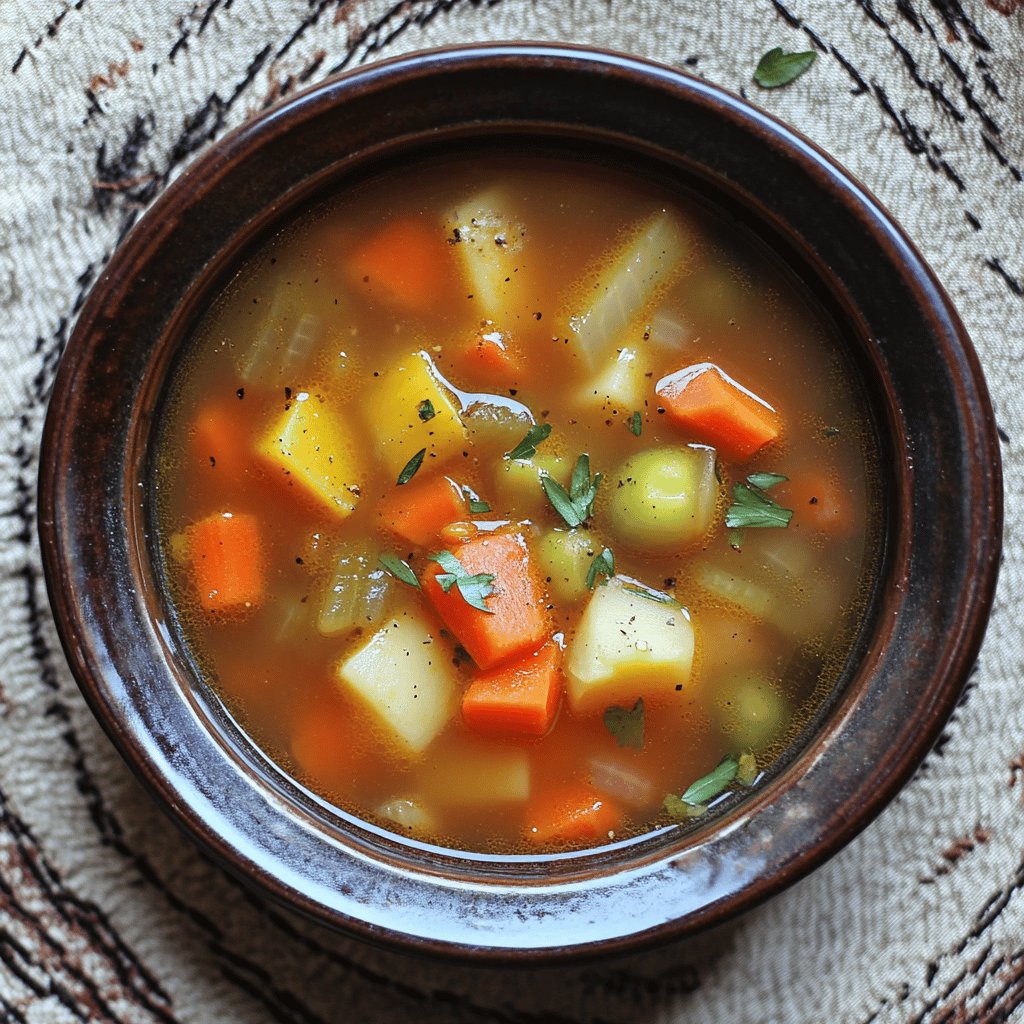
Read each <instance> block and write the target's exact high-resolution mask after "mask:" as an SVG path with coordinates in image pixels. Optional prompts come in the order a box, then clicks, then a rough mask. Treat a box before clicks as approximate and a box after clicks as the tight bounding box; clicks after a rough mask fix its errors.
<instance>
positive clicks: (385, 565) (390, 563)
mask: <svg viewBox="0 0 1024 1024" xmlns="http://www.w3.org/2000/svg"><path fill="white" fill-rule="evenodd" d="M377 564H378V565H380V567H381V568H382V569H383V570H385V572H389V573H391V575H392V576H394V577H395V579H396V580H401V581H402V582H403V583H407V584H408V585H409V586H410V587H416V589H417V590H418V589H419V586H420V581H419V580H418V579H416V573H414V572H413V571H412V568H411V567H410V565H409V563H408V562H405V561H403V560H402V559H401V558H399V557H398V556H397V555H389V554H388V553H387V552H386V551H385V552H384V553H383V554H382V555H381V556H380V557H379V558H378V559H377Z"/></svg>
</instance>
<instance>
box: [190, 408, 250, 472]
mask: <svg viewBox="0 0 1024 1024" xmlns="http://www.w3.org/2000/svg"><path fill="white" fill-rule="evenodd" d="M240 405H241V403H240V402H239V401H238V399H237V398H234V397H232V398H231V399H230V400H227V401H219V402H217V401H214V402H210V403H208V404H207V405H205V406H204V407H203V408H202V409H200V410H199V413H198V414H197V416H196V418H195V422H194V424H193V429H192V451H193V452H194V453H195V455H196V458H197V461H198V462H199V465H200V467H201V468H204V469H209V470H212V471H213V472H214V473H215V474H216V476H217V477H235V476H237V475H239V474H240V473H241V472H242V471H244V470H245V468H246V466H247V464H248V463H249V462H250V461H251V455H250V444H249V439H248V434H247V426H248V424H247V423H246V421H245V420H244V418H243V417H241V416H240V415H239V408H238V406H240Z"/></svg>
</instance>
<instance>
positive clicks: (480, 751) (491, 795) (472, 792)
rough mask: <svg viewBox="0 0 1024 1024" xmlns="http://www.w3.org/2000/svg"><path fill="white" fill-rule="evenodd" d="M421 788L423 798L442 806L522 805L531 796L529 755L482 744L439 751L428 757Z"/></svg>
mask: <svg viewBox="0 0 1024 1024" xmlns="http://www.w3.org/2000/svg"><path fill="white" fill-rule="evenodd" d="M453 780H457V781H456V782H454V784H453ZM423 786H424V795H425V796H427V797H428V798H429V799H430V800H431V802H434V803H437V804H438V805H439V806H443V807H467V806H471V805H474V804H477V805H480V806H491V805H493V804H499V803H523V802H525V801H526V800H527V799H529V796H530V759H529V755H528V754H527V752H526V751H525V750H522V749H520V748H517V747H495V746H491V745H489V744H484V743H480V744H472V745H470V744H464V745H461V746H460V747H459V748H458V749H457V750H451V751H448V750H445V751H440V752H438V753H437V754H436V755H431V759H430V770H429V773H428V777H427V780H426V781H425V782H424V784H423Z"/></svg>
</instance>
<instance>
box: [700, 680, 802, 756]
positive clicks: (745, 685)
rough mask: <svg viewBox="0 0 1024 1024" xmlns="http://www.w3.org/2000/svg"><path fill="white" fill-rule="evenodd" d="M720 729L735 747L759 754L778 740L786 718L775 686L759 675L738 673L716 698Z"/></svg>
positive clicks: (786, 715) (776, 685) (781, 699)
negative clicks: (759, 751) (757, 751)
mask: <svg viewBox="0 0 1024 1024" xmlns="http://www.w3.org/2000/svg"><path fill="white" fill-rule="evenodd" d="M715 702H716V705H717V706H716V716H717V718H718V723H719V728H721V730H722V731H723V732H724V733H725V734H726V735H727V736H728V737H729V738H730V739H731V740H732V741H733V742H734V743H735V744H736V745H737V746H738V747H741V748H748V749H751V750H760V749H763V748H764V747H765V746H767V745H768V744H769V743H771V742H772V741H773V740H775V739H777V738H778V736H779V730H780V729H782V728H784V727H785V724H786V721H787V719H788V717H789V710H788V707H787V704H786V699H785V698H784V697H783V696H782V695H781V694H780V693H779V689H778V684H777V683H774V682H772V680H770V679H769V678H768V677H767V676H765V675H764V674H763V673H761V672H757V671H750V672H741V673H738V674H737V675H734V676H732V677H731V678H729V679H726V680H725V681H724V682H722V683H721V684H720V685H719V686H718V688H717V692H716V694H715Z"/></svg>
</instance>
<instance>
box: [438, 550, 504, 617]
mask: <svg viewBox="0 0 1024 1024" xmlns="http://www.w3.org/2000/svg"><path fill="white" fill-rule="evenodd" d="M428 557H429V558H430V560H431V561H432V562H437V564H438V565H439V566H441V568H442V569H444V572H439V573H438V574H437V575H436V576H435V577H434V579H436V580H437V583H438V586H440V588H441V589H442V590H443V591H444V592H445V593H446V594H447V593H448V592H449V591H450V590H451V589H452V587H456V588H457V589H458V591H459V593H460V594H461V595H462V599H463V600H464V601H465V602H466V604H468V605H470V606H472V607H473V608H479V609H480V611H482V612H487V613H488V614H492V615H493V614H494V610H493V609H492V608H488V607H487V605H486V604H484V598H486V597H490V596H491V594H493V593H494V587H492V586H491V584H492V583H493V582H494V576H493V575H492V574H491V573H489V572H480V573H477V574H476V575H470V574H469V573H468V572H467V571H466V567H465V566H464V565H463V564H462V563H461V562H460V561H459V560H458V559H457V558H456V557H455V556H454V555H453V554H452V553H451V552H450V551H438V552H436V553H435V554H433V555H430V556H428Z"/></svg>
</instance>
